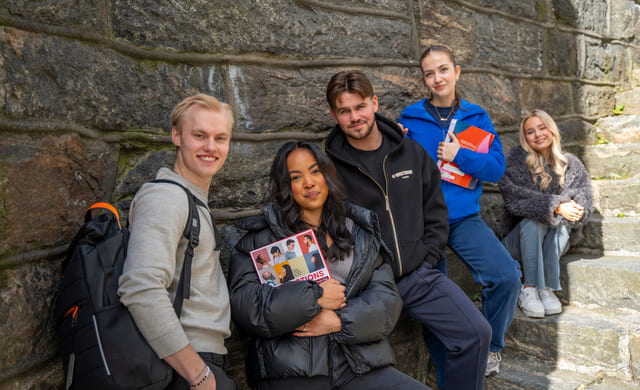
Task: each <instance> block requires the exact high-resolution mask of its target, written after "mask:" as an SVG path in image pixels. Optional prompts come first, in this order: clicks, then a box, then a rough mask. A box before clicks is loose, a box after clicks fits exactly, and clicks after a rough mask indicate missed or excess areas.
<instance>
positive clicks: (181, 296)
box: [151, 179, 219, 318]
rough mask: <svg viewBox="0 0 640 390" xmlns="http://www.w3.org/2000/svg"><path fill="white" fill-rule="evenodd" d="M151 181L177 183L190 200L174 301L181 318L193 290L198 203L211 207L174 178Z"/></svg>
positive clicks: (197, 239) (197, 237) (197, 238)
mask: <svg viewBox="0 0 640 390" xmlns="http://www.w3.org/2000/svg"><path fill="white" fill-rule="evenodd" d="M151 183H170V184H175V185H177V186H178V187H180V188H182V189H183V190H184V191H185V192H186V193H187V200H188V201H189V215H188V217H187V223H186V225H185V227H184V231H183V233H182V235H183V236H184V237H185V238H186V239H187V240H188V244H187V247H186V248H185V251H184V262H183V265H182V272H181V273H180V281H179V282H178V290H177V291H176V298H175V300H174V301H173V308H174V309H175V311H176V314H177V316H178V318H180V314H181V313H182V303H183V301H184V300H185V299H189V296H190V291H191V264H192V262H193V254H194V249H195V247H197V246H198V244H199V243H200V241H199V240H200V239H199V237H200V216H199V215H198V209H197V208H196V204H198V205H200V206H203V207H204V208H206V209H207V210H209V207H208V206H207V205H206V204H205V203H204V202H203V201H201V200H200V199H198V197H197V196H195V195H194V194H193V193H192V192H191V191H189V189H188V188H187V187H185V186H183V185H182V184H180V183H178V182H175V181H173V180H168V179H156V180H153V181H151ZM209 214H210V215H211V220H212V222H213V229H214V233H215V235H216V249H218V246H219V243H218V241H217V232H216V227H215V221H214V220H213V215H212V214H211V211H210V210H209Z"/></svg>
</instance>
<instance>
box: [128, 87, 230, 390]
mask: <svg viewBox="0 0 640 390" xmlns="http://www.w3.org/2000/svg"><path fill="white" fill-rule="evenodd" d="M233 124H234V121H233V113H232V111H231V108H230V107H229V105H227V104H225V103H222V102H220V101H218V100H217V99H216V98H214V97H211V96H208V95H204V94H198V95H194V96H191V97H189V98H186V99H184V100H183V101H182V102H180V103H179V104H178V105H177V106H176V107H175V108H174V110H173V112H172V114H171V125H172V128H171V139H172V141H173V143H174V145H175V146H176V160H175V164H174V166H173V170H171V169H168V168H161V169H160V170H159V171H158V173H157V175H156V179H166V180H171V181H175V182H177V183H179V184H181V185H182V186H184V187H186V188H187V189H189V191H191V193H192V194H194V195H195V196H196V198H197V199H198V200H199V201H198V202H197V209H198V215H199V218H200V235H199V244H198V246H197V247H196V248H195V250H194V255H193V263H192V268H191V279H190V280H191V285H190V294H189V295H190V296H189V299H185V300H184V303H183V307H182V311H181V315H180V317H178V316H177V315H176V312H175V310H174V308H173V303H172V300H173V297H175V295H176V290H177V287H178V281H179V277H180V272H181V270H182V266H183V264H182V263H183V259H184V253H185V248H186V246H187V240H186V239H185V238H184V237H183V235H182V233H183V230H184V226H185V224H186V223H187V219H188V214H189V203H188V198H187V194H186V192H185V191H184V190H183V189H182V188H180V187H179V186H177V185H174V184H171V183H146V184H144V185H143V186H142V187H141V188H140V190H139V191H138V192H137V193H136V196H135V197H134V199H133V202H132V203H131V208H130V211H129V223H130V225H129V226H130V230H131V237H130V240H129V247H128V252H127V259H126V262H125V266H124V271H123V275H122V277H121V278H120V288H119V291H118V292H119V294H120V295H121V300H122V302H123V303H124V304H125V305H126V306H127V308H128V309H129V311H130V312H131V315H132V317H133V319H134V320H135V322H136V325H137V326H138V328H139V329H140V331H141V332H142V334H143V335H144V337H145V338H146V340H147V341H148V342H149V345H151V347H152V348H153V349H154V351H155V352H156V353H157V354H158V356H159V357H160V358H162V359H164V360H165V361H166V362H167V363H169V365H171V367H173V369H174V375H173V381H172V382H171V384H170V385H169V387H168V389H172V390H177V389H198V390H211V389H236V388H237V384H236V382H235V380H234V379H233V378H231V377H230V376H228V375H227V373H226V353H227V350H226V348H225V345H224V340H225V338H227V337H229V336H230V334H231V331H230V318H231V317H230V308H229V295H228V291H227V285H226V282H225V278H224V274H223V271H222V267H221V264H220V258H219V255H220V252H219V250H217V246H218V244H219V243H218V242H216V238H215V237H216V236H215V224H214V221H213V220H212V218H211V215H210V210H209V207H208V206H207V202H208V194H209V187H210V186H211V181H212V178H213V176H214V175H215V174H216V173H218V172H219V171H220V169H221V168H222V166H223V165H224V162H225V160H226V158H227V154H228V153H229V145H230V141H231V132H232V128H233Z"/></svg>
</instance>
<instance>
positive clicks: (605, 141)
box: [596, 133, 611, 145]
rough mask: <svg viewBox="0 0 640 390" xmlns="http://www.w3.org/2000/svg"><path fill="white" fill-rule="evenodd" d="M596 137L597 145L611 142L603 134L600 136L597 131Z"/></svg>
mask: <svg viewBox="0 0 640 390" xmlns="http://www.w3.org/2000/svg"><path fill="white" fill-rule="evenodd" d="M596 138H597V139H598V141H597V143H598V145H606V144H608V143H611V141H609V140H608V139H606V138H604V137H603V136H601V135H600V134H598V133H596Z"/></svg>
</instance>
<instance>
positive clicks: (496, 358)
mask: <svg viewBox="0 0 640 390" xmlns="http://www.w3.org/2000/svg"><path fill="white" fill-rule="evenodd" d="M501 361H502V356H500V352H489V358H488V359H487V369H486V370H485V371H484V376H490V375H493V374H498V373H500V362H501Z"/></svg>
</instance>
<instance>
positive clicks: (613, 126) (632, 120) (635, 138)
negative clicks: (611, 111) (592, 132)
mask: <svg viewBox="0 0 640 390" xmlns="http://www.w3.org/2000/svg"><path fill="white" fill-rule="evenodd" d="M625 108H626V107H625ZM596 131H597V132H598V134H599V135H600V139H601V140H603V141H605V142H606V141H610V142H612V143H617V144H620V143H633V142H640V115H615V116H608V117H605V118H600V119H599V120H598V125H597V126H596Z"/></svg>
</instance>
